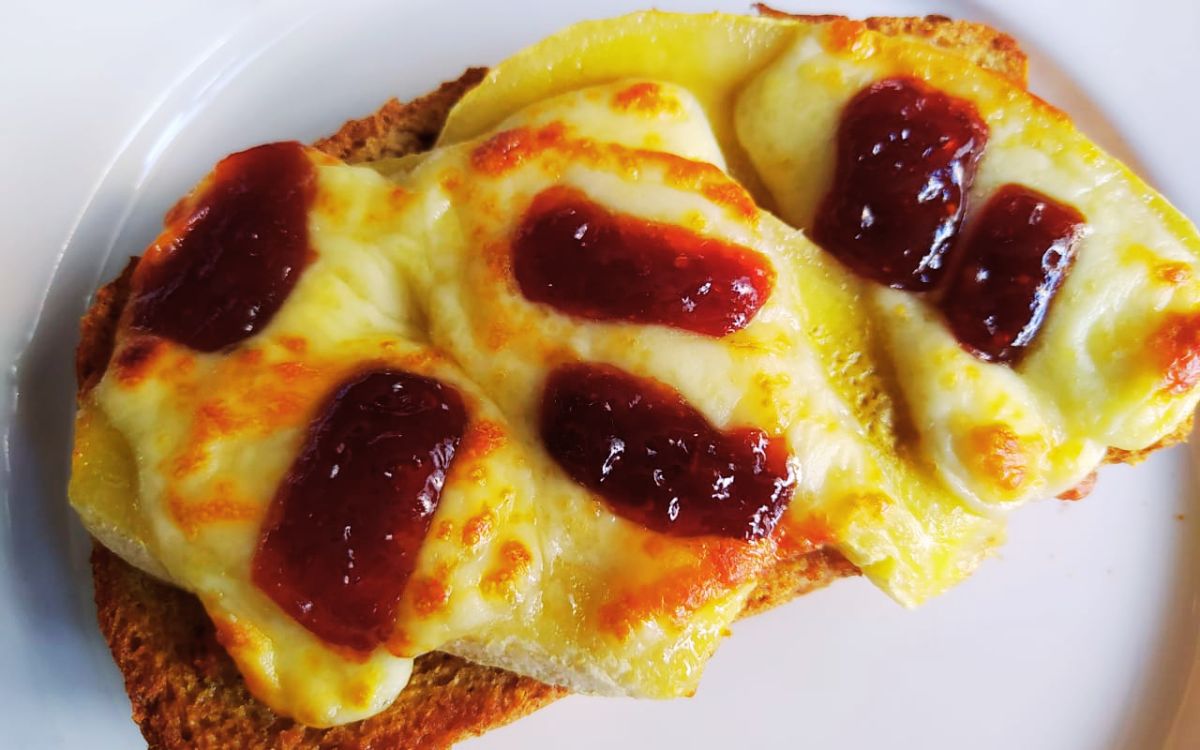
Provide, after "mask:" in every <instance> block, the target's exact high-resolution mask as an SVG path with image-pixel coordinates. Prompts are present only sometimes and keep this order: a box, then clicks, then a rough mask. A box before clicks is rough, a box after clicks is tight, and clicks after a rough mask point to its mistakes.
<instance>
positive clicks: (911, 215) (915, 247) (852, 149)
mask: <svg viewBox="0 0 1200 750" xmlns="http://www.w3.org/2000/svg"><path fill="white" fill-rule="evenodd" d="M987 138H988V129H987V126H986V125H985V124H984V123H983V121H982V120H981V119H980V118H979V114H978V113H977V112H976V111H975V107H974V105H972V104H971V103H970V102H968V101H965V100H963V99H957V98H954V97H951V96H947V95H946V94H943V93H942V92H940V91H938V90H936V89H934V88H931V87H930V86H929V85H928V84H926V83H925V82H924V81H920V80H917V79H915V78H891V79H887V80H883V81H879V82H877V83H874V84H871V85H870V86H868V87H867V88H865V89H863V90H862V91H861V92H859V93H858V95H856V96H855V97H854V98H853V99H851V100H850V102H849V104H847V105H846V108H845V109H844V110H843V112H842V120H841V124H840V125H839V127H838V136H837V167H836V171H835V173H834V179H833V186H832V188H831V189H830V191H829V193H828V194H826V196H825V200H824V201H823V202H822V204H821V207H820V209H819V211H818V213H817V217H816V221H815V225H814V226H813V238H814V239H815V240H816V241H817V243H818V244H820V245H821V246H822V247H824V248H825V249H826V250H828V251H829V252H831V253H833V254H834V255H835V256H837V257H838V258H839V259H840V260H841V261H842V262H843V263H845V264H846V265H848V266H850V267H851V268H852V269H854V271H855V272H857V273H859V274H862V275H863V276H866V277H868V278H871V279H874V280H875V281H878V282H880V283H882V284H888V285H889V286H893V287H896V288H897V289H912V290H921V289H928V288H929V287H931V286H933V285H934V284H935V283H936V282H937V279H938V277H939V276H940V275H941V274H942V270H943V268H944V267H945V263H946V258H945V256H946V253H947V252H948V251H949V250H950V248H951V247H952V246H953V245H954V241H955V238H956V237H957V235H958V231H959V228H960V227H961V225H962V220H963V215H964V213H965V211H966V194H967V190H968V189H969V188H970V186H971V182H972V181H973V180H974V179H975V168H976V166H977V165H978V163H979V159H980V157H981V156H982V155H983V149H984V147H985V145H986V144H987Z"/></svg>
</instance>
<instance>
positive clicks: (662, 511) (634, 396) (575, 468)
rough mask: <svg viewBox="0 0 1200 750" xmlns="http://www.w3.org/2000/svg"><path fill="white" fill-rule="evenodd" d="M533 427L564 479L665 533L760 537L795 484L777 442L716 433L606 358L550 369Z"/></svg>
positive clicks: (746, 433)
mask: <svg viewBox="0 0 1200 750" xmlns="http://www.w3.org/2000/svg"><path fill="white" fill-rule="evenodd" d="M540 428H541V435H542V440H543V442H544V444H545V446H546V450H547V451H548V452H549V453H550V455H551V456H552V457H553V458H554V460H555V461H557V462H558V464H559V466H561V467H562V468H563V469H564V470H565V471H566V472H567V474H569V475H570V476H571V478H572V479H574V480H575V481H576V482H578V483H580V484H581V485H583V486H584V487H587V488H588V489H589V490H591V491H593V492H595V493H596V494H598V495H600V496H601V497H602V498H604V500H605V501H607V503H608V505H609V507H611V508H612V510H613V511H614V512H615V513H617V514H618V515H620V516H623V517H624V518H627V519H629V520H632V521H636V522H638V523H640V524H642V525H643V526H645V527H647V528H649V529H653V530H654V531H659V532H663V533H666V534H671V535H674V536H681V537H690V536H701V535H709V534H711V535H720V536H725V537H733V538H737V539H745V540H755V539H759V538H762V537H764V536H768V535H769V534H770V533H771V532H772V530H773V529H774V528H775V524H776V523H777V522H778V521H779V517H780V515H781V514H782V513H783V511H784V510H785V508H786V507H787V504H788V502H789V501H790V500H791V498H792V492H793V490H794V489H795V477H794V475H793V473H792V469H791V466H790V465H789V463H788V451H787V445H786V444H785V442H784V441H783V440H782V439H779V438H771V437H768V436H767V435H766V434H765V433H764V432H763V431H762V430H758V429H752V428H743V429H735V430H727V431H721V430H718V429H717V428H716V427H714V426H713V425H712V424H711V423H709V421H708V420H707V419H705V418H704V416H703V415H702V414H701V413H700V412H698V411H697V410H696V409H695V408H694V407H692V406H691V405H690V404H688V403H687V401H685V400H684V398H683V397H682V396H681V395H680V394H679V392H677V391H675V390H674V389H672V388H670V387H668V386H666V385H663V384H662V383H659V382H657V381H653V380H648V379H644V378H638V377H635V376H633V375H630V374H629V373H626V372H624V371H622V370H619V369H617V368H615V367H612V366H608V365H595V364H571V365H565V366H562V367H559V368H558V369H557V370H555V371H554V372H552V373H551V374H550V377H549V378H548V380H547V382H546V389H545V392H544V394H543V396H542V410H541V425H540Z"/></svg>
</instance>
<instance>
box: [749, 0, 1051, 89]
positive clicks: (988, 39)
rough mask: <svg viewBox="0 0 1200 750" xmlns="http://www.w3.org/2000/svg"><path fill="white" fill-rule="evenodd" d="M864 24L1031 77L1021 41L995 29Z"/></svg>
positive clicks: (905, 20) (758, 6) (930, 19)
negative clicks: (923, 41) (1019, 42)
mask: <svg viewBox="0 0 1200 750" xmlns="http://www.w3.org/2000/svg"><path fill="white" fill-rule="evenodd" d="M754 9H755V10H757V11H758V12H759V13H760V14H762V15H764V16H767V17H770V18H794V19H796V20H799V21H808V22H811V23H822V22H826V21H834V20H850V19H848V18H846V16H840V15H836V14H825V15H803V14H795V13H787V12H785V11H781V10H776V9H774V8H772V7H770V6H769V5H766V4H765V3H755V5H754ZM862 23H863V24H864V25H866V27H867V28H869V29H871V30H872V31H878V32H880V33H882V34H888V35H891V36H911V37H916V38H918V39H924V40H925V41H927V42H932V43H933V44H936V45H937V46H939V47H943V48H945V49H948V50H951V51H953V52H955V53H957V54H960V55H963V56H964V57H966V58H967V59H969V60H970V61H971V62H973V63H975V64H976V65H978V66H979V67H981V68H986V69H988V70H991V71H992V72H994V73H999V74H1001V75H1003V76H1006V77H1008V78H1010V79H1012V80H1013V81H1016V82H1018V83H1020V84H1021V85H1022V86H1024V85H1025V83H1026V81H1027V79H1028V77H1029V58H1028V57H1026V56H1025V53H1024V51H1022V50H1021V47H1020V45H1019V44H1017V40H1016V39H1013V38H1012V37H1011V36H1009V35H1008V34H1005V33H1004V32H1002V31H998V30H997V29H993V28H992V27H991V26H988V25H987V24H982V23H976V22H974V21H960V20H956V19H952V18H947V17H946V16H939V15H928V16H901V17H895V16H872V17H870V18H865V19H863V20H862Z"/></svg>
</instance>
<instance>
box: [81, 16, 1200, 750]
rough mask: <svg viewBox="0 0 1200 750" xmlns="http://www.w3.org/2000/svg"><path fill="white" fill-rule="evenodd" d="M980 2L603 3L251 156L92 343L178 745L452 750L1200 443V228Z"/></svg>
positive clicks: (116, 476) (129, 616)
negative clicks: (440, 82) (1103, 142)
mask: <svg viewBox="0 0 1200 750" xmlns="http://www.w3.org/2000/svg"><path fill="white" fill-rule="evenodd" d="M1024 81H1025V59H1024V57H1023V55H1022V54H1021V52H1020V51H1019V49H1018V48H1017V46H1016V45H1015V43H1014V42H1013V41H1012V40H1011V39H1009V38H1008V37H1006V36H1004V35H1002V34H999V33H997V32H995V31H992V30H990V29H987V28H986V27H981V26H978V25H974V24H967V23H960V22H951V21H948V20H946V19H939V18H927V19H870V20H868V21H866V22H855V21H848V20H845V19H842V18H836V17H807V18H795V17H787V16H781V15H778V14H771V13H768V14H766V15H765V16H760V17H743V16H730V15H717V14H713V15H675V14H667V13H657V12H649V13H641V14H636V15H631V16H625V17H622V18H617V19H613V20H605V21H596V22H588V23H582V24H579V25H577V26H573V27H571V28H569V29H566V30H565V31H562V32H561V33H559V34H556V35H554V36H552V37H550V38H548V39H546V40H544V41H542V42H540V43H538V44H536V45H534V46H533V47H530V48H528V49H526V50H524V51H522V52H520V53H518V54H517V55H515V56H514V57H512V58H510V59H509V60H507V61H505V62H503V63H500V64H499V65H498V66H496V67H495V68H493V69H491V70H490V71H482V70H472V71H468V73H467V74H465V75H464V76H463V77H462V78H461V79H460V80H458V81H456V82H453V83H450V84H446V85H444V86H443V87H442V88H440V89H438V90H437V91H436V92H435V93H433V94H431V95H429V96H427V97H424V98H422V99H418V100H416V101H415V102H412V103H409V104H399V103H396V102H391V103H389V104H387V105H385V106H384V107H383V109H381V110H380V111H379V112H378V113H376V114H375V115H374V116H372V117H369V118H367V119H365V120H359V121H356V122H351V123H348V124H347V125H346V126H345V127H344V128H343V129H342V130H341V131H340V132H339V133H338V134H336V135H334V136H333V137H331V138H329V139H326V140H324V141H321V142H320V143H318V144H317V145H316V146H315V147H306V146H302V145H300V144H298V143H274V144H268V145H264V146H259V147H257V148H253V149H250V150H247V151H242V152H240V153H236V154H233V155H231V156H229V157H227V158H226V159H224V160H222V161H221V162H220V163H219V164H217V165H216V167H215V168H214V169H213V171H212V172H211V173H210V174H209V175H208V176H206V177H205V178H204V179H203V180H202V181H201V182H200V184H199V185H197V187H196V188H195V189H194V190H193V191H192V192H191V193H190V194H189V195H187V196H186V197H184V198H183V199H182V200H181V201H180V202H179V203H178V204H177V205H176V206H175V208H173V209H172V210H171V211H170V212H169V214H168V215H167V217H166V221H165V228H164V230H163V232H162V234H161V235H160V236H159V237H158V238H157V239H156V240H154V242H153V243H152V244H151V245H150V247H149V248H148V249H147V250H146V251H145V253H144V254H143V255H142V256H141V258H140V259H139V260H135V261H134V262H131V263H130V265H129V267H128V268H127V269H126V271H125V273H123V274H122V275H121V276H120V277H119V278H117V279H116V280H114V281H113V282H111V283H110V284H109V285H108V286H106V287H105V288H103V289H102V290H101V291H100V292H99V293H98V294H97V296H96V299H95V302H94V304H93V305H92V307H91V309H90V310H89V312H88V314H87V316H86V318H85V319H84V322H83V339H82V343H81V346H80V349H79V358H78V372H79V411H78V419H77V423H76V436H75V451H74V470H73V476H72V479H71V485H70V496H71V502H72V504H73V505H74V506H75V508H76V509H77V510H78V512H79V514H80V516H81V518H82V519H83V521H84V523H85V525H86V526H87V528H88V529H89V531H90V532H91V533H92V534H93V535H94V537H95V538H96V540H97V542H98V545H97V547H96V552H95V555H94V559H93V561H94V573H95V582H96V599H97V604H98V607H99V616H100V623H101V628H102V630H103V631H104V634H105V636H106V638H107V639H108V641H109V643H110V645H111V647H112V649H113V653H114V655H115V657H116V660H117V663H118V664H119V666H120V667H121V670H122V671H123V673H124V674H125V678H126V685H127V688H128V692H129V694H130V697H131V700H132V703H133V710H134V717H135V719H136V720H137V721H138V723H139V724H140V726H141V728H142V731H143V733H144V734H145V736H146V738H147V740H148V741H149V743H150V745H151V746H153V747H156V748H185V747H188V748H190V747H245V748H251V747H253V748H317V747H320V748H335V747H336V748H350V747H354V748H367V747H373V748H383V747H440V746H444V745H446V744H449V743H451V742H453V741H454V740H456V739H458V738H460V737H462V736H465V735H468V734H472V733H478V732H481V731H484V730H486V729H487V728H488V727H490V726H495V725H497V724H501V723H503V722H506V721H509V720H511V719H512V718H514V717H516V716H519V715H521V714H523V713H525V712H528V711H530V710H532V709H534V708H536V707H538V706H540V705H543V704H544V703H546V702H548V701H550V700H553V699H554V698H556V697H558V696H560V695H562V694H563V693H564V692H565V691H566V690H572V691H579V692H586V693H596V694H604V695H628V696H644V697H655V698H668V697H675V696H685V695H689V694H691V693H692V692H693V691H694V690H696V688H697V684H698V681H699V679H700V675H701V673H702V671H703V667H704V664H705V662H706V661H707V660H708V658H709V657H710V656H711V654H712V653H713V651H714V649H715V648H716V647H717V645H718V643H719V641H720V639H721V638H722V636H723V635H724V634H725V633H726V632H727V628H728V626H729V624H730V623H731V622H732V621H733V620H734V619H735V618H737V617H739V616H741V615H743V614H745V613H747V612H753V611H756V610H759V609H761V608H763V607H767V606H771V605H774V604H777V603H780V602H783V601H786V600H788V599H790V598H792V597H793V596H795V595H797V594H801V593H804V592H806V591H809V590H811V589H813V588H816V587H819V586H822V585H824V584H826V583H828V582H830V581H831V580H833V579H835V578H837V577H839V576H844V575H853V574H858V573H861V574H862V575H864V576H866V577H867V578H868V579H870V581H871V582H873V583H874V584H875V585H876V586H878V588H879V589H881V591H882V592H883V594H886V595H888V596H890V597H892V598H893V599H895V600H896V601H898V602H900V603H901V604H904V605H908V606H912V605H917V604H919V603H921V602H922V601H924V600H925V599H927V598H929V597H931V596H934V595H937V594H940V593H942V592H943V591H945V590H946V589H947V588H949V587H951V586H953V585H954V584H955V583H957V582H959V581H961V580H962V579H963V578H964V577H965V576H967V575H968V574H970V573H971V571H972V570H974V569H975V568H976V566H978V565H979V563H980V561H981V560H983V559H984V558H985V557H987V555H988V554H989V553H991V552H992V551H993V550H995V549H996V547H997V545H999V544H1000V542H1001V540H1002V538H1003V535H1004V524H1005V515H1006V514H1007V513H1008V512H1009V511H1010V510H1011V509H1013V508H1014V507H1016V506H1018V505H1020V504H1022V503H1024V502H1026V501H1028V500H1031V499H1036V498H1046V497H1052V496H1055V495H1059V496H1068V497H1078V496H1082V495H1083V494H1086V491H1087V488H1088V487H1090V485H1091V483H1092V482H1093V480H1094V477H1095V472H1096V469H1097V468H1098V467H1099V466H1100V465H1101V464H1103V463H1105V462H1113V461H1133V460H1137V459H1138V458H1140V457H1141V456H1142V455H1144V454H1145V452H1147V451H1149V450H1153V449H1154V448H1156V447H1159V446H1162V445H1167V444H1170V443H1173V442H1177V441H1179V440H1180V439H1181V438H1182V437H1183V436H1184V435H1185V434H1186V432H1187V430H1188V428H1189V426H1190V421H1191V415H1192V412H1193V409H1194V407H1195V405H1196V401H1197V398H1198V397H1200V396H1198V394H1197V391H1196V388H1195V385H1196V383H1197V381H1198V380H1200V278H1198V273H1200V265H1198V260H1200V237H1198V236H1197V232H1196V230H1195V228H1194V227H1193V226H1192V225H1191V224H1190V223H1189V222H1188V221H1187V220H1186V219H1185V218H1184V217H1182V216H1181V215H1180V214H1179V213H1178V212H1177V211H1175V210H1174V209H1173V208H1172V207H1171V206H1170V205H1169V204H1168V203H1167V202H1166V201H1165V200H1164V199H1163V198H1162V197H1160V196H1158V195H1157V194H1156V193H1154V192H1153V191H1152V190H1151V189H1149V188H1148V187H1147V186H1146V185H1145V184H1144V183H1143V182H1142V181H1141V180H1139V179H1138V178H1137V177H1136V176H1134V175H1133V174H1131V173H1130V172H1129V170H1127V169H1126V168H1125V167H1124V166H1122V165H1121V164H1120V163H1118V162H1117V161H1115V160H1114V159H1113V158H1111V157H1110V156H1108V155H1106V154H1105V153H1104V152H1103V151H1101V150H1100V149H1099V148H1097V147H1096V146H1095V145H1094V144H1092V143H1091V142H1090V141H1089V140H1088V139H1087V138H1085V137H1084V136H1083V135H1081V134H1080V133H1079V132H1078V131H1077V130H1076V129H1075V128H1074V126H1073V125H1072V123H1071V120H1070V118H1069V117H1068V116H1067V115H1066V114H1064V113H1062V112H1060V111H1058V110H1056V109H1054V108H1053V107H1052V106H1051V105H1049V104H1046V103H1045V102H1043V101H1041V100H1040V99H1038V98H1037V97H1035V96H1033V95H1031V94H1030V93H1028V92H1027V91H1026V90H1025V88H1024Z"/></svg>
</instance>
